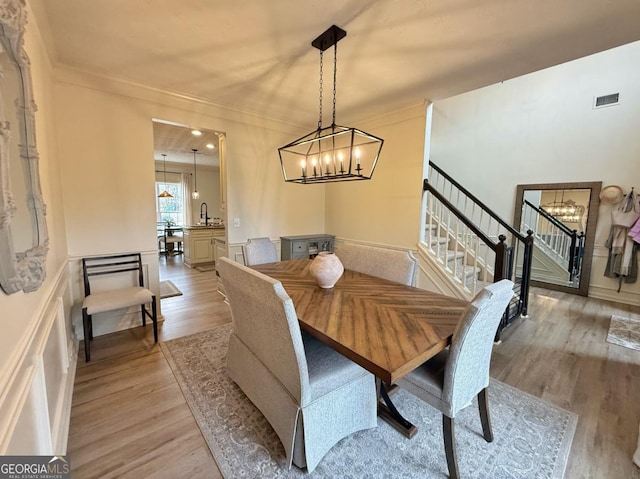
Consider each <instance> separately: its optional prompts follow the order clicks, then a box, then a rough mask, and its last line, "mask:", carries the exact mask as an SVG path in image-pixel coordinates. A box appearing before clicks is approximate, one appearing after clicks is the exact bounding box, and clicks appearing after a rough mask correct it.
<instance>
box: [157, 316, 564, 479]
mask: <svg viewBox="0 0 640 479" xmlns="http://www.w3.org/2000/svg"><path fill="white" fill-rule="evenodd" d="M230 331H231V325H224V326H221V327H218V328H216V329H213V330H210V331H206V332H204V333H198V334H196V335H193V336H187V337H184V338H179V339H174V340H172V341H167V342H164V343H161V347H162V351H163V353H164V355H165V357H166V358H167V360H168V362H169V364H170V365H171V368H172V369H173V372H174V375H175V377H176V379H177V381H178V383H179V384H180V387H181V388H182V391H183V393H184V396H185V398H186V400H187V402H188V404H189V406H190V408H191V410H192V412H193V415H194V417H195V419H196V421H197V423H198V425H199V427H200V429H201V430H202V434H203V435H204V437H205V440H206V441H207V443H208V445H209V447H210V449H211V452H212V454H213V457H214V458H215V460H216V462H217V464H218V466H219V468H220V471H221V472H222V474H223V475H224V477H225V478H227V479H235V478H239V477H242V478H269V479H272V478H341V479H345V478H353V479H356V478H418V477H425V478H446V477H448V474H447V463H446V459H445V454H444V445H443V439H442V416H441V415H440V413H439V412H438V411H436V410H435V409H433V408H431V407H430V406H428V405H427V404H425V403H424V402H422V401H420V400H419V399H416V398H415V397H413V396H411V395H410V394H409V393H407V392H405V391H403V390H400V391H398V392H397V393H396V394H395V395H394V396H393V401H394V403H395V404H396V406H397V407H398V409H399V410H400V411H401V412H402V413H403V414H404V415H405V416H406V417H407V418H409V419H410V420H411V421H412V422H414V424H416V426H417V427H418V429H419V431H418V434H416V436H414V438H413V439H411V440H409V439H406V438H405V437H404V436H402V435H401V434H399V433H398V432H397V431H396V430H395V429H393V428H392V427H391V426H389V425H388V424H387V423H385V422H384V421H382V420H380V419H379V420H378V427H376V428H374V429H369V430H366V431H360V432H358V433H355V434H352V435H351V436H348V437H347V438H345V439H343V440H342V441H340V442H339V443H338V444H336V445H335V446H334V447H333V448H332V449H331V450H330V451H329V452H328V453H327V455H326V456H325V457H324V458H323V460H322V461H321V462H320V464H319V465H318V467H317V468H316V470H315V471H314V472H313V473H312V474H307V473H306V472H304V471H302V470H300V469H298V468H296V467H295V466H292V467H291V469H288V468H287V466H286V460H285V455H284V449H283V447H282V444H281V443H280V441H279V440H278V437H277V436H276V434H275V432H274V431H273V429H271V426H270V425H269V423H268V422H267V421H266V419H264V417H263V416H262V414H261V413H260V412H259V411H258V410H257V409H256V408H255V407H254V406H253V404H252V403H251V402H250V401H249V400H248V399H247V397H246V396H245V395H244V394H243V393H242V391H241V390H240V388H238V387H237V386H236V384H235V383H234V382H233V381H232V380H231V379H230V378H229V377H228V376H227V374H226V369H225V358H226V350H227V344H228V339H229V334H230ZM489 391H490V392H489V400H490V410H491V419H492V423H493V432H494V441H493V442H492V443H487V442H486V441H485V440H484V439H483V436H482V426H481V424H480V417H479V414H478V407H477V402H476V401H474V403H473V404H472V406H470V407H467V408H466V409H464V410H463V411H462V412H461V413H460V415H459V416H458V417H456V431H455V432H456V441H457V452H458V463H459V466H460V474H461V476H462V477H465V478H483V479H485V478H486V479H489V478H490V479H502V478H504V479H506V478H509V479H518V478H520V479H525V478H526V479H543V478H544V479H557V478H562V477H563V475H564V470H565V467H566V464H567V460H568V457H569V451H570V449H571V442H572V440H573V435H574V432H575V428H576V423H577V415H576V414H574V413H572V412H569V411H566V410H564V409H561V408H559V407H557V406H554V405H552V404H550V403H548V402H546V401H543V400H541V399H538V398H536V397H534V396H531V395H529V394H526V393H524V392H522V391H519V390H518V389H515V388H513V387H511V386H508V385H506V384H504V383H502V382H499V381H496V380H491V386H490V389H489Z"/></svg>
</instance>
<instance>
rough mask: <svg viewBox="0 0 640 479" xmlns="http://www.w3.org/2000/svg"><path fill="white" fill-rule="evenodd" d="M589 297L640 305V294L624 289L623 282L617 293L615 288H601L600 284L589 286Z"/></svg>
mask: <svg viewBox="0 0 640 479" xmlns="http://www.w3.org/2000/svg"><path fill="white" fill-rule="evenodd" d="M589 297H590V298H595V299H602V300H604V301H612V302H614V303H622V304H630V305H633V306H640V296H639V295H638V294H636V293H629V292H626V291H624V283H622V289H621V291H620V292H619V293H618V291H617V290H615V289H609V288H602V287H600V286H589Z"/></svg>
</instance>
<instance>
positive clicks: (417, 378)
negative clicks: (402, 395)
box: [403, 349, 449, 399]
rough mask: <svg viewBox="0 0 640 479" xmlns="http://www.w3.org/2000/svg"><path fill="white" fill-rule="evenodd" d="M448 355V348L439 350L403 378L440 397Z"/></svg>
mask: <svg viewBox="0 0 640 479" xmlns="http://www.w3.org/2000/svg"><path fill="white" fill-rule="evenodd" d="M448 356H449V350H448V349H445V350H444V351H441V352H439V353H438V354H436V355H435V356H434V357H433V358H431V359H429V361H427V362H425V363H423V364H422V365H421V366H419V367H417V368H416V369H414V370H413V371H411V372H410V373H409V374H407V375H406V376H405V377H404V378H403V379H404V380H405V381H407V382H410V383H412V384H413V385H415V386H417V387H419V388H420V389H423V390H424V391H426V392H427V393H429V394H431V395H433V396H434V397H436V398H438V399H441V398H442V390H443V386H444V370H445V366H446V365H447V357H448Z"/></svg>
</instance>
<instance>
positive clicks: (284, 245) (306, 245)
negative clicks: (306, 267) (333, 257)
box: [280, 235, 335, 261]
mask: <svg viewBox="0 0 640 479" xmlns="http://www.w3.org/2000/svg"><path fill="white" fill-rule="evenodd" d="M334 241H335V236H333V235H301V236H281V237H280V251H281V253H280V258H281V259H282V260H283V261H284V260H287V259H301V258H314V257H315V256H316V255H317V254H318V253H319V252H321V251H333V243H334Z"/></svg>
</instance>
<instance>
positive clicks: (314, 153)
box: [278, 25, 384, 184]
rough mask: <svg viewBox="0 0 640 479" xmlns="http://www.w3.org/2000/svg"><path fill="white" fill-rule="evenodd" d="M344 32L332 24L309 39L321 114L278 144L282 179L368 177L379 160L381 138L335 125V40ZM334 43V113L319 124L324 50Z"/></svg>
mask: <svg viewBox="0 0 640 479" xmlns="http://www.w3.org/2000/svg"><path fill="white" fill-rule="evenodd" d="M346 35H347V32H345V31H344V30H342V29H341V28H340V27H337V26H335V25H333V26H331V27H330V28H329V29H328V30H327V31H325V32H324V33H323V34H322V35H320V36H319V37H318V38H316V39H315V40H313V42H311V45H312V46H313V47H315V48H317V49H318V50H320V115H319V118H318V128H317V129H316V130H314V131H312V132H311V133H308V134H307V135H305V136H303V137H300V138H298V139H297V140H295V141H293V142H291V143H289V144H287V145H285V146H283V147H280V148H278V154H279V155H280V165H281V166H282V174H283V176H284V180H285V181H288V182H293V183H304V184H312V183H330V182H335V181H354V180H369V179H371V176H373V171H374V169H375V167H376V163H377V162H378V157H379V156H380V151H381V150H382V144H383V142H384V140H383V139H381V138H378V137H376V136H374V135H371V134H369V133H366V132H364V131H362V130H359V129H357V128H353V127H346V126H340V125H336V77H337V52H338V42H339V41H340V40H341V39H343V38H344V37H345V36H346ZM332 46H333V116H332V120H331V126H327V127H324V128H323V127H322V65H323V63H322V60H323V52H324V51H325V50H327V49H328V48H330V47H332Z"/></svg>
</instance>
